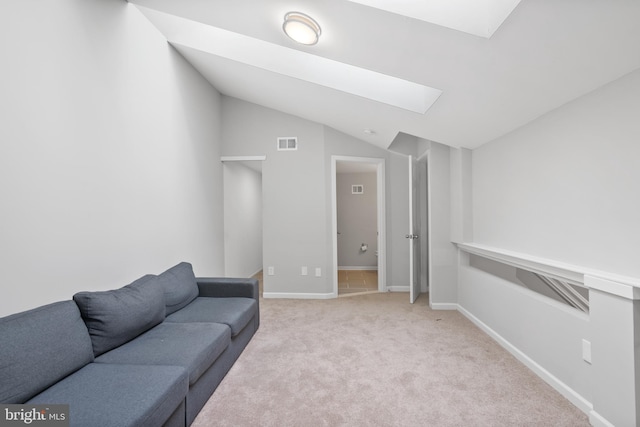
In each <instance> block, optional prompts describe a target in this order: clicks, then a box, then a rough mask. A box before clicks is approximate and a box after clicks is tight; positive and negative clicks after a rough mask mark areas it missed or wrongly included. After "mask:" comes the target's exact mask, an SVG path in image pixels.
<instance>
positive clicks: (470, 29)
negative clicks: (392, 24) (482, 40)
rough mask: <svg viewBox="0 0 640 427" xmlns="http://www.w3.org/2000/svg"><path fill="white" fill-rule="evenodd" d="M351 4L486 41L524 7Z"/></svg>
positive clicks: (474, 2) (476, 2)
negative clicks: (427, 23) (390, 13)
mask: <svg viewBox="0 0 640 427" xmlns="http://www.w3.org/2000/svg"><path fill="white" fill-rule="evenodd" d="M349 1H352V2H354V3H359V4H362V5H365V6H370V7H374V8H376V9H381V10H386V11H387V12H392V13H396V14H398V15H403V16H408V17H411V18H415V19H419V20H421V21H425V22H430V23H432V24H436V25H440V26H442V27H447V28H452V29H454V30H458V31H463V32H465V33H469V34H473V35H475V36H480V37H486V38H489V37H491V36H492V35H493V33H494V32H495V31H496V30H497V29H498V27H500V25H502V23H503V22H504V21H505V20H506V19H507V17H508V16H509V15H510V14H511V12H512V11H513V9H515V7H516V6H517V5H518V3H520V0H423V1H411V0H349Z"/></svg>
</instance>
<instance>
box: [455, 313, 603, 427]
mask: <svg viewBox="0 0 640 427" xmlns="http://www.w3.org/2000/svg"><path fill="white" fill-rule="evenodd" d="M457 308H458V311H459V312H460V313H462V315H463V316H465V317H466V318H467V319H469V320H470V321H471V322H473V323H474V324H475V325H476V326H477V327H479V328H480V329H482V330H483V331H484V332H485V333H486V334H487V335H489V336H490V337H491V338H493V339H494V340H495V341H496V342H498V344H500V345H501V346H502V347H503V348H504V349H505V350H507V351H508V352H509V353H511V354H512V355H513V356H514V357H515V358H516V359H518V360H519V361H520V362H522V363H523V364H524V365H525V366H526V367H528V368H529V369H531V370H532V371H533V372H534V373H535V374H536V375H538V376H539V377H540V378H542V379H543V380H544V381H545V382H546V383H547V384H549V385H550V386H551V387H553V388H554V389H555V390H556V391H557V392H558V393H560V394H561V395H563V396H564V397H565V398H567V399H568V400H569V401H570V402H571V403H573V404H574V405H575V406H576V407H577V408H578V409H580V410H581V411H582V412H584V413H585V414H587V415H589V419H590V420H591V417H592V415H593V414H595V412H594V411H593V405H592V404H591V402H589V401H588V400H587V399H585V398H584V397H583V396H581V395H580V394H578V393H576V391H575V390H573V389H572V388H571V387H569V386H568V385H566V384H565V383H564V382H562V381H560V380H559V379H558V378H557V377H556V376H554V375H553V374H551V373H550V372H549V371H547V370H546V369H545V368H543V367H542V366H540V365H539V364H538V363H536V362H535V361H534V360H533V359H531V358H530V357H529V356H527V355H526V354H524V353H523V352H522V351H520V350H519V349H518V348H517V347H515V346H514V345H513V344H511V343H510V342H509V341H507V340H506V339H505V338H503V337H502V336H501V335H500V334H498V333H497V332H496V331H494V330H493V329H491V328H490V327H489V326H488V325H486V324H485V323H484V322H482V321H481V320H480V319H478V318H477V317H476V316H474V315H473V314H471V313H470V312H469V311H467V310H466V309H464V308H463V307H461V306H460V305H458V307H457ZM599 420H601V421H602V422H604V423H606V424H598V425H601V426H603V427H604V426H611V424H609V423H608V422H607V421H606V420H605V419H604V418H602V417H599ZM592 424H593V423H592ZM593 425H596V424H593Z"/></svg>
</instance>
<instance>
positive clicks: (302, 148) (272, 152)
mask: <svg viewBox="0 0 640 427" xmlns="http://www.w3.org/2000/svg"><path fill="white" fill-rule="evenodd" d="M279 136H287V137H291V136H297V137H298V143H299V149H298V150H297V151H280V152H279V151H277V150H276V138H277V137H279ZM222 140H223V152H222V155H224V156H256V155H266V157H267V159H266V160H265V161H264V162H263V168H262V186H263V215H264V216H263V230H264V233H263V238H264V242H263V248H264V252H263V258H264V267H265V276H264V279H265V280H264V291H265V294H267V296H271V297H275V296H299V297H320V298H323V297H329V296H331V294H332V292H333V274H334V271H333V244H332V242H333V235H332V226H331V221H332V212H331V209H332V202H331V200H332V195H331V175H330V171H331V156H332V155H344V156H357V157H374V158H383V159H385V161H386V166H385V170H386V174H385V178H386V185H387V188H392V187H393V189H394V191H388V192H387V193H386V195H387V201H386V202H387V213H386V223H387V224H386V225H387V248H386V249H387V253H389V254H390V255H389V258H388V259H387V265H388V269H387V275H386V276H387V277H386V281H387V283H388V284H390V285H396V284H397V285H400V284H402V285H408V283H409V281H408V277H409V270H408V262H409V261H408V251H409V248H408V244H407V243H406V239H405V238H404V235H405V234H407V229H408V226H407V224H408V219H409V216H408V215H409V214H408V171H407V167H408V164H407V161H406V158H405V157H404V156H402V155H398V154H394V153H390V152H388V151H385V150H382V149H380V148H377V147H375V146H373V145H371V144H368V143H366V142H363V141H360V140H357V139H355V138H353V137H350V136H347V135H345V134H342V133H340V132H338V131H336V130H334V129H331V128H327V127H325V126H323V125H320V124H318V123H314V122H310V121H308V120H305V119H302V118H299V117H295V116H292V115H288V114H284V113H281V112H278V111H275V110H271V109H268V108H265V107H261V106H258V105H255V104H251V103H248V102H244V101H241V100H238V99H234V98H229V97H223V137H222ZM396 186H398V187H396ZM399 242H402V243H401V244H399ZM395 246H398V250H396V251H394V250H392V248H394V247H395ZM403 263H406V266H405V265H404V264H403ZM269 266H273V267H274V270H275V275H274V276H269V275H268V274H266V272H267V271H268V270H267V268H268V267H269ZM302 266H307V267H308V271H309V275H307V276H302V275H301V267H302ZM316 268H320V269H321V273H322V276H321V277H316V276H315V269H316Z"/></svg>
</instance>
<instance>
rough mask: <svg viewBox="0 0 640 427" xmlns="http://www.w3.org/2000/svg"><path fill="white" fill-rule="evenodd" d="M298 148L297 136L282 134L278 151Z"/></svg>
mask: <svg viewBox="0 0 640 427" xmlns="http://www.w3.org/2000/svg"><path fill="white" fill-rule="evenodd" d="M297 149H298V138H297V137H295V136H281V137H279V138H278V151H293V150H297Z"/></svg>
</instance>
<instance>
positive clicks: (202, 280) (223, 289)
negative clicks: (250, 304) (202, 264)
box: [196, 277, 259, 301]
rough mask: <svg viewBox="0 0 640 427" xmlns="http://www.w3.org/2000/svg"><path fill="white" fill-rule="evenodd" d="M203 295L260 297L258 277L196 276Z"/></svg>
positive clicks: (256, 298)
mask: <svg viewBox="0 0 640 427" xmlns="http://www.w3.org/2000/svg"><path fill="white" fill-rule="evenodd" d="M196 282H197V283H198V289H199V291H200V294H199V296H201V297H217V298H225V297H226V298H229V297H244V298H253V299H255V300H256V301H258V299H259V290H258V279H244V278H234V277H198V278H196Z"/></svg>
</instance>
